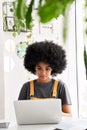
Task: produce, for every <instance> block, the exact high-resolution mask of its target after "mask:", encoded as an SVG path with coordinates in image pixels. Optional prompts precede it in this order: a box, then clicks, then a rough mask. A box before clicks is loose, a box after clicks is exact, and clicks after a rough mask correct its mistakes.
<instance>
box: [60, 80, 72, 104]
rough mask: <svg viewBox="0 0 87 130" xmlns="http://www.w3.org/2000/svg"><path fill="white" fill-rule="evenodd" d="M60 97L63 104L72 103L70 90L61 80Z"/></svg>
mask: <svg viewBox="0 0 87 130" xmlns="http://www.w3.org/2000/svg"><path fill="white" fill-rule="evenodd" d="M58 98H60V99H61V101H62V105H64V104H69V105H71V104H72V103H71V97H70V94H69V90H68V88H67V86H66V84H65V83H63V82H59V87H58Z"/></svg>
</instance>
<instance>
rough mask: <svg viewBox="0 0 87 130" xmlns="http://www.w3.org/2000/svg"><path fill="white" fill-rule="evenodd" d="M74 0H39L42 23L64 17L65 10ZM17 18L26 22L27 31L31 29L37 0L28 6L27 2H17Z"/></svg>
mask: <svg viewBox="0 0 87 130" xmlns="http://www.w3.org/2000/svg"><path fill="white" fill-rule="evenodd" d="M73 1H74V0H39V1H38V2H39V3H38V7H37V8H38V13H37V15H38V16H39V19H40V22H42V23H47V22H49V21H51V20H52V19H53V18H57V17H59V15H61V14H62V15H63V14H64V12H65V10H66V9H67V7H68V6H70V5H71V3H72V2H73ZM16 2H17V7H16V13H15V15H16V18H17V19H18V20H25V21H26V27H27V29H30V28H31V23H32V20H33V18H32V12H33V9H34V4H35V0H31V1H30V4H29V5H26V0H16Z"/></svg>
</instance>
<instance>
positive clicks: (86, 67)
mask: <svg viewBox="0 0 87 130" xmlns="http://www.w3.org/2000/svg"><path fill="white" fill-rule="evenodd" d="M84 63H85V69H86V79H87V52H86V47H85V46H84Z"/></svg>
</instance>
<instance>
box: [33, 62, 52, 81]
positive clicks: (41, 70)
mask: <svg viewBox="0 0 87 130" xmlns="http://www.w3.org/2000/svg"><path fill="white" fill-rule="evenodd" d="M35 71H36V75H37V76H38V82H42V83H46V82H49V81H50V76H51V72H52V68H51V67H50V66H49V64H46V63H43V62H40V63H38V64H37V65H36V67H35Z"/></svg>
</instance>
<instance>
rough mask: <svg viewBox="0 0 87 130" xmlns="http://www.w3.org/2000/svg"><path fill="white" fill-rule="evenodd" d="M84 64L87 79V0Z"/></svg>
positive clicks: (85, 5) (86, 7)
mask: <svg viewBox="0 0 87 130" xmlns="http://www.w3.org/2000/svg"><path fill="white" fill-rule="evenodd" d="M84 64H85V70H86V79H87V0H85V4H84Z"/></svg>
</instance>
